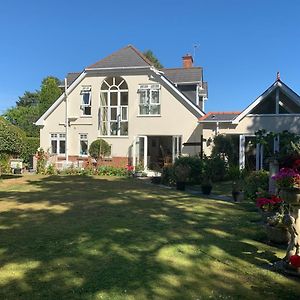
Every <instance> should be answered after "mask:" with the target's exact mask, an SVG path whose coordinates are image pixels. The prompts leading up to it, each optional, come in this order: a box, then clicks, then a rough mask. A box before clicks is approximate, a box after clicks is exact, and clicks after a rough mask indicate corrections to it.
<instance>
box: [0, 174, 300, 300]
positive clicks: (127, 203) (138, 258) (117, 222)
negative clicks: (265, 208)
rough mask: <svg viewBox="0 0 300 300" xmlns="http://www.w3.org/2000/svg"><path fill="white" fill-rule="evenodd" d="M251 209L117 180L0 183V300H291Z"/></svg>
mask: <svg viewBox="0 0 300 300" xmlns="http://www.w3.org/2000/svg"><path fill="white" fill-rule="evenodd" d="M258 221H259V217H258V214H257V212H256V211H255V207H254V205H253V204H250V203H238V204H234V203H229V202H222V201H217V200H213V199H201V198H200V197H199V196H191V195H189V194H185V193H182V192H177V191H175V190H170V189H165V188H160V187H157V186H152V185H150V184H145V183H143V182H141V181H138V180H134V179H125V178H108V177H107V178H104V177H102V178H101V177H83V176H68V177H63V176H61V177H57V176H51V177H46V176H37V175H28V176H24V177H19V178H8V179H5V180H2V181H1V182H0V230H1V231H0V264H1V268H0V298H1V299H22V300H23V299H122V300H123V299H125V300H126V299H138V300H143V299H172V300H173V299H195V300H196V299H208V298H211V299H290V300H291V299H299V296H300V284H299V283H300V281H299V279H295V278H288V277H284V276H283V275H280V274H277V273H275V272H273V271H272V270H271V268H270V265H271V263H272V262H274V261H276V260H278V259H279V258H281V257H283V255H284V249H282V250H280V249H278V248H275V247H272V246H268V245H266V244H264V243H262V242H261V241H262V240H263V239H264V233H263V231H262V230H261V229H260V227H259V226H260V225H259V224H258V223H257V222H258Z"/></svg>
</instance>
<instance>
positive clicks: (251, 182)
mask: <svg viewBox="0 0 300 300" xmlns="http://www.w3.org/2000/svg"><path fill="white" fill-rule="evenodd" d="M268 187H269V173H268V172H267V171H265V170H260V171H253V172H251V173H250V174H249V176H248V177H246V178H245V180H244V192H245V197H247V198H248V199H251V200H255V199H256V198H257V192H258V191H259V190H264V191H267V190H268Z"/></svg>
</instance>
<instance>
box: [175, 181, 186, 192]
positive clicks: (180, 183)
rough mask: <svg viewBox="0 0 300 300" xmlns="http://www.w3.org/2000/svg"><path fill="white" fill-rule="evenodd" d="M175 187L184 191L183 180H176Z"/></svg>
mask: <svg viewBox="0 0 300 300" xmlns="http://www.w3.org/2000/svg"><path fill="white" fill-rule="evenodd" d="M176 189H177V190H178V191H185V181H176Z"/></svg>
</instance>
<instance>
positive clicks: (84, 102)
mask: <svg viewBox="0 0 300 300" xmlns="http://www.w3.org/2000/svg"><path fill="white" fill-rule="evenodd" d="M80 94H81V96H82V99H81V106H80V108H81V110H82V115H83V116H90V115H91V114H92V103H91V87H90V86H83V87H82V90H81V93H80Z"/></svg>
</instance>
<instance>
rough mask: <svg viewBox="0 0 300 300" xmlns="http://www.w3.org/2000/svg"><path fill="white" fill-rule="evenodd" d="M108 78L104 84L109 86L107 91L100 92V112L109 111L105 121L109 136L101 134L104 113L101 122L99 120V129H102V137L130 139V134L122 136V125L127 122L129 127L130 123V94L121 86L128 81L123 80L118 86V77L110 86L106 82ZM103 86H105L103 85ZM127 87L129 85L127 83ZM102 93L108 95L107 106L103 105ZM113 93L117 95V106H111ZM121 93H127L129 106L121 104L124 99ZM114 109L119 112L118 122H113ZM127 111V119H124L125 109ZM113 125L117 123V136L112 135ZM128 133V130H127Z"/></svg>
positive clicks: (114, 78) (113, 78) (113, 79)
mask: <svg viewBox="0 0 300 300" xmlns="http://www.w3.org/2000/svg"><path fill="white" fill-rule="evenodd" d="M119 78H121V77H119ZM107 79H108V78H106V79H105V80H104V81H103V83H105V84H106V85H107V87H108V88H107V89H103V90H102V89H101V90H100V110H101V109H106V110H107V118H106V120H105V123H106V125H107V126H106V130H107V134H103V133H102V132H101V126H102V124H101V123H102V122H103V121H102V120H101V117H102V112H101V111H100V120H99V124H100V125H99V129H100V136H110V137H128V132H127V134H126V135H124V134H122V135H121V124H122V123H126V122H127V126H129V121H128V113H129V109H128V108H129V105H128V104H129V94H128V89H121V88H120V86H121V85H122V84H123V83H124V82H125V83H126V81H125V80H124V79H123V78H121V79H122V80H121V82H120V83H119V84H118V85H117V84H116V77H112V81H113V83H112V84H111V85H110V84H109V83H108V82H107V81H106V80H107ZM102 85H103V84H102ZM126 85H127V83H126ZM102 93H106V94H107V104H106V105H102V103H101V94H102ZM113 93H116V94H117V104H116V105H111V95H112V94H113ZM121 93H127V105H123V104H122V103H121V100H122V97H121ZM112 108H115V109H116V111H117V118H116V120H112V119H111V109H112ZM124 108H125V109H126V110H127V113H126V114H127V117H126V119H125V118H123V109H124ZM112 123H117V129H116V134H112V126H111V125H112ZM127 131H128V129H127Z"/></svg>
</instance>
